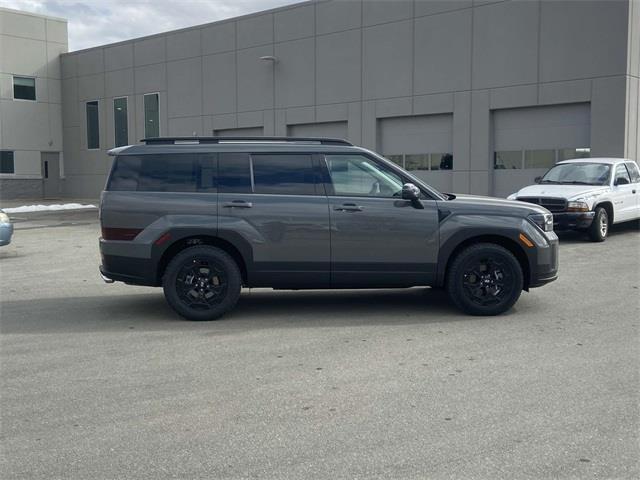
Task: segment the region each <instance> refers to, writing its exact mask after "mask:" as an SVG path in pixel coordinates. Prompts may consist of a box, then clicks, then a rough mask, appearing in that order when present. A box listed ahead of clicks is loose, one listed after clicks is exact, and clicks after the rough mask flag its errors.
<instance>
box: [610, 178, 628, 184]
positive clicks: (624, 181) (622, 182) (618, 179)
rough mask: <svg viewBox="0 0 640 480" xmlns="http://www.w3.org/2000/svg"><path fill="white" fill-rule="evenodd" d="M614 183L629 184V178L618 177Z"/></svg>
mask: <svg viewBox="0 0 640 480" xmlns="http://www.w3.org/2000/svg"><path fill="white" fill-rule="evenodd" d="M614 185H616V186H618V185H629V180H627V178H626V177H618V178H616V181H615V183H614Z"/></svg>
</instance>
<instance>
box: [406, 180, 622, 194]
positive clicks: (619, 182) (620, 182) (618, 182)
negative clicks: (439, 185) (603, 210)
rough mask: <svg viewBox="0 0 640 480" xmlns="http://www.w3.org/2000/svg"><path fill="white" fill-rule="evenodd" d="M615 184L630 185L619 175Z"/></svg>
mask: <svg viewBox="0 0 640 480" xmlns="http://www.w3.org/2000/svg"><path fill="white" fill-rule="evenodd" d="M614 185H615V186H618V185H629V180H627V178H626V177H618V178H616V181H615V182H614ZM403 191H404V188H403Z"/></svg>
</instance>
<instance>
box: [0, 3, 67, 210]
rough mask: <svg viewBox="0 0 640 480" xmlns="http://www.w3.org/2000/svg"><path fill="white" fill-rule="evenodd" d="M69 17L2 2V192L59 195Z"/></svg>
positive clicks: (3, 193) (0, 152)
mask: <svg viewBox="0 0 640 480" xmlns="http://www.w3.org/2000/svg"><path fill="white" fill-rule="evenodd" d="M66 51H67V21H66V20H64V19H61V18H52V17H44V16H41V15H34V14H30V13H25V12H17V11H13V10H7V9H4V8H0V195H2V197H4V198H15V197H20V196H22V197H31V198H38V197H42V196H44V195H47V196H58V195H59V190H60V185H59V183H58V182H59V178H60V177H61V176H63V175H64V172H63V170H62V168H63V167H62V81H61V77H62V76H61V73H60V55H61V54H63V53H65V52H66Z"/></svg>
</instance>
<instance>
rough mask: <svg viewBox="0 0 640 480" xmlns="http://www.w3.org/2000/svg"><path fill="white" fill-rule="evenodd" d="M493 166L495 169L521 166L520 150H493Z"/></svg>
mask: <svg viewBox="0 0 640 480" xmlns="http://www.w3.org/2000/svg"><path fill="white" fill-rule="evenodd" d="M493 168H495V169H496V170H511V169H515V168H522V150H504V151H501V152H494V154H493Z"/></svg>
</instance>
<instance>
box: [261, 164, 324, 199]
mask: <svg viewBox="0 0 640 480" xmlns="http://www.w3.org/2000/svg"><path fill="white" fill-rule="evenodd" d="M251 161H252V167H253V183H254V192H255V193H271V194H277V195H315V194H316V193H317V192H316V184H317V180H316V172H315V169H314V168H313V164H312V162H311V155H252V156H251Z"/></svg>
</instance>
